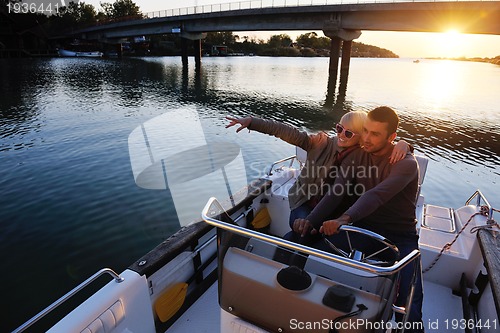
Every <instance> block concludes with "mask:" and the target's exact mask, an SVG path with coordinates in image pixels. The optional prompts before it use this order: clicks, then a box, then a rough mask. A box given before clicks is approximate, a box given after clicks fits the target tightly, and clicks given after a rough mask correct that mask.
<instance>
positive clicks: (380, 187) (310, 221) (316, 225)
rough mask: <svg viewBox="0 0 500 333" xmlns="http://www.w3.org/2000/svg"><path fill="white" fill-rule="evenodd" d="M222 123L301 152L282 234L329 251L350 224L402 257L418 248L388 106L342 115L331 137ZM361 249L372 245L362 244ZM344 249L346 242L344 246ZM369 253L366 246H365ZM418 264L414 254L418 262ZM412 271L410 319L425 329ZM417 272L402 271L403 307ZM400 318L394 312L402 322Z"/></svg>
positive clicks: (256, 121) (253, 121) (409, 170)
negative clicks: (392, 246)
mask: <svg viewBox="0 0 500 333" xmlns="http://www.w3.org/2000/svg"><path fill="white" fill-rule="evenodd" d="M226 118H227V119H228V120H229V121H230V122H229V124H228V125H227V126H226V128H227V127H231V126H234V125H240V126H239V128H238V129H237V130H236V131H237V132H239V131H241V130H242V129H244V128H248V129H249V130H255V131H258V132H261V133H265V134H269V135H274V136H276V137H278V138H280V139H282V140H284V141H286V142H288V143H290V144H293V145H295V146H298V147H300V148H302V149H304V150H305V151H306V152H307V159H306V162H305V165H304V167H303V168H302V170H301V173H300V175H299V177H298V178H297V181H296V182H295V184H294V185H293V186H292V187H291V188H290V190H289V193H288V198H289V203H290V208H291V213H290V227H291V231H290V232H289V233H287V234H286V235H284V238H285V239H288V240H291V241H294V242H299V243H301V244H307V245H310V246H313V247H317V248H320V249H322V250H327V251H331V249H330V248H327V247H325V246H326V245H325V242H322V241H321V240H322V238H321V236H320V235H321V234H323V235H324V236H326V237H327V238H328V239H329V240H330V242H331V243H333V244H335V245H336V246H338V247H340V248H346V243H347V239H346V237H345V235H344V233H339V227H340V226H341V225H344V224H352V225H354V226H357V227H361V228H363V229H367V230H371V231H373V232H376V233H378V234H380V235H382V236H384V237H385V238H387V239H389V240H391V241H392V242H393V243H394V244H395V245H396V246H397V247H398V249H399V251H400V256H401V257H404V256H406V255H407V254H409V253H410V252H411V251H413V250H414V249H418V235H417V230H416V223H417V220H416V216H415V208H416V201H417V197H418V186H419V185H418V178H419V170H418V164H417V161H416V159H415V157H414V156H413V154H412V151H411V150H412V149H411V147H409V146H408V144H407V143H406V142H404V141H402V140H401V141H399V142H398V143H397V144H394V140H395V138H396V136H397V134H396V131H397V127H398V125H399V117H398V115H397V114H396V112H395V111H394V110H393V109H391V108H389V107H386V106H382V107H377V108H375V109H373V110H372V111H370V112H368V113H365V112H362V111H352V112H348V113H346V114H345V115H344V116H343V117H342V118H341V119H340V122H339V123H338V124H336V126H335V129H336V131H337V136H328V135H327V134H326V133H323V132H321V133H318V134H308V133H306V132H304V131H299V130H298V129H297V128H295V127H293V126H290V125H286V124H283V123H280V122H277V121H273V120H265V119H260V118H255V117H244V118H234V117H226ZM364 245H365V246H366V247H371V246H376V245H374V244H372V243H371V242H365V244H364ZM347 248H348V247H347ZM365 250H368V249H365ZM418 260H419V261H420V259H418ZM417 267H418V268H416V278H417V280H416V287H415V290H414V296H413V301H412V304H411V310H410V315H409V317H408V321H409V322H411V323H413V325H411V326H412V327H413V328H414V329H413V330H405V332H423V331H424V330H423V323H422V301H423V288H422V272H421V267H420V264H419V265H417ZM414 272H415V267H414V266H413V265H407V266H406V267H405V268H404V269H403V270H402V271H401V279H400V286H399V293H398V297H397V300H396V302H395V304H396V305H398V306H405V302H406V297H407V295H408V293H409V290H410V284H411V280H412V277H413V274H414ZM401 319H402V316H400V315H398V314H397V315H396V320H398V321H400V320H401Z"/></svg>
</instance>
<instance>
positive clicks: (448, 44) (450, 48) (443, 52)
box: [436, 30, 467, 58]
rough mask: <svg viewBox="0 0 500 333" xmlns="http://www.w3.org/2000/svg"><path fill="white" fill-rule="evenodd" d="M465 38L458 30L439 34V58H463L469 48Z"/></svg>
mask: <svg viewBox="0 0 500 333" xmlns="http://www.w3.org/2000/svg"><path fill="white" fill-rule="evenodd" d="M464 36H465V35H463V34H461V33H460V32H459V31H457V30H448V31H446V32H443V33H441V34H439V38H438V39H439V46H438V47H439V49H438V50H436V51H438V52H439V56H440V57H446V58H454V57H460V56H463V55H464V50H465V49H466V47H467V46H466V45H465V38H464Z"/></svg>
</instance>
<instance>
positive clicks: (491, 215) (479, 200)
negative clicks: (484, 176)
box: [465, 190, 493, 220]
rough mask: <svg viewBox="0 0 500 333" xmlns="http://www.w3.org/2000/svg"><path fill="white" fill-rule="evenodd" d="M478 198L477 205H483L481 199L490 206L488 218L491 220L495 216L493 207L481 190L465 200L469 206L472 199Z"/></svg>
mask: <svg viewBox="0 0 500 333" xmlns="http://www.w3.org/2000/svg"><path fill="white" fill-rule="evenodd" d="M474 198H476V206H478V207H481V200H482V201H483V202H484V205H485V206H486V207H488V220H491V219H492V218H493V207H492V206H491V205H490V203H489V202H488V200H487V199H486V197H485V196H484V194H483V193H481V191H479V190H477V191H476V192H474V194H472V195H471V196H470V198H469V199H467V201H466V202H465V205H466V206H468V205H469V204H470V203H471V201H472V200H473V199H474Z"/></svg>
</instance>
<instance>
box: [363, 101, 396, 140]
mask: <svg viewBox="0 0 500 333" xmlns="http://www.w3.org/2000/svg"><path fill="white" fill-rule="evenodd" d="M368 118H369V119H370V120H373V121H378V122H380V123H386V124H387V130H388V131H389V135H391V134H392V133H396V131H397V129H398V125H399V117H398V115H397V113H396V111H394V110H393V109H391V108H390V107H388V106H379V107H378V108H375V109H373V110H371V111H370V112H368Z"/></svg>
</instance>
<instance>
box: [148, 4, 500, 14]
mask: <svg viewBox="0 0 500 333" xmlns="http://www.w3.org/2000/svg"><path fill="white" fill-rule="evenodd" d="M473 1H477V2H489V1H497V0H473ZM405 2H462V0H455V1H449V0H430V1H429V0H407V1H401V0H250V1H239V2H228V3H222V4H212V5H201V6H191V7H182V8H174V9H165V10H158V11H153V12H147V13H144V14H143V15H144V16H145V17H146V18H158V17H175V16H183V15H194V14H209V13H216V12H225V11H233V10H244V9H263V8H285V7H301V6H328V5H355V4H372V3H405Z"/></svg>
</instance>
